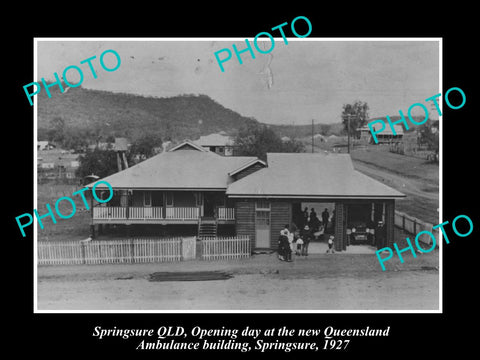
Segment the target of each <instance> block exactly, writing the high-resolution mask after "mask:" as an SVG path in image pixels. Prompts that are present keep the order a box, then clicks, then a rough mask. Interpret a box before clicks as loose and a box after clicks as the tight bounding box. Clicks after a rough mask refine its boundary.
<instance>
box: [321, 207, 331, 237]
mask: <svg viewBox="0 0 480 360" xmlns="http://www.w3.org/2000/svg"><path fill="white" fill-rule="evenodd" d="M329 218H330V214H329V213H328V209H327V208H325V210H323V212H322V222H323V232H324V233H325V234H326V233H327V226H328V219H329Z"/></svg>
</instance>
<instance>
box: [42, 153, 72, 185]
mask: <svg viewBox="0 0 480 360" xmlns="http://www.w3.org/2000/svg"><path fill="white" fill-rule="evenodd" d="M79 156H80V155H79V154H73V153H72V152H71V151H67V150H62V149H52V150H39V151H37V175H38V180H39V181H42V180H58V179H68V180H74V179H75V171H76V170H77V169H78V167H79V166H80V162H79Z"/></svg>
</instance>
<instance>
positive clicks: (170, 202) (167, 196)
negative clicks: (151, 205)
mask: <svg viewBox="0 0 480 360" xmlns="http://www.w3.org/2000/svg"><path fill="white" fill-rule="evenodd" d="M165 205H167V206H173V193H172V192H171V191H167V192H166V193H165Z"/></svg>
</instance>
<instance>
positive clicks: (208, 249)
mask: <svg viewBox="0 0 480 360" xmlns="http://www.w3.org/2000/svg"><path fill="white" fill-rule="evenodd" d="M250 248H251V246H250V238H249V237H248V236H236V237H215V238H203V239H202V241H201V254H202V256H201V258H202V260H226V259H238V258H243V257H249V256H250V255H251V249H250ZM196 249H197V239H196V237H194V236H192V237H174V238H132V239H126V240H92V241H39V242H38V243H37V263H38V265H75V264H120V263H150V262H154V263H155V262H168V261H185V260H193V259H196V257H197V250H196Z"/></svg>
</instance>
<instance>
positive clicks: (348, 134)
mask: <svg viewBox="0 0 480 360" xmlns="http://www.w3.org/2000/svg"><path fill="white" fill-rule="evenodd" d="M345 116H346V117H347V122H348V131H347V139H348V140H347V141H348V142H347V151H348V153H349V154H350V117H352V116H358V115H354V114H346V115H345Z"/></svg>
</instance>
